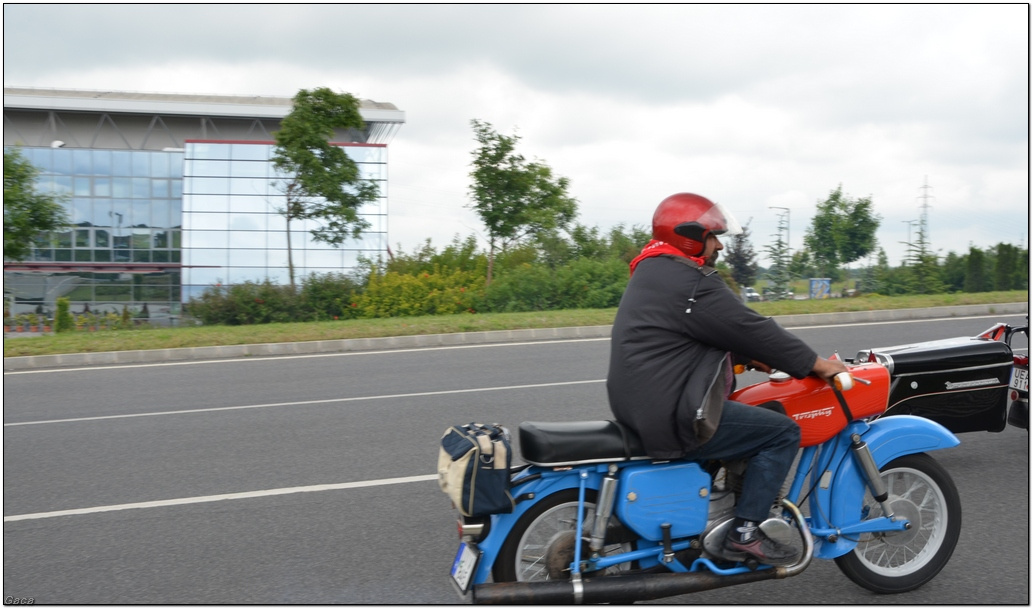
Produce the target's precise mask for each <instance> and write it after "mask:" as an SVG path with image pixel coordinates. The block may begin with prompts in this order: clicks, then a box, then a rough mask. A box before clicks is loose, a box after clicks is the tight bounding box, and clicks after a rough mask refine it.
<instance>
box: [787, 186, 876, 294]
mask: <svg viewBox="0 0 1033 609" xmlns="http://www.w3.org/2000/svg"><path fill="white" fill-rule="evenodd" d="M880 221H881V218H880V217H879V216H878V215H877V214H875V213H873V211H872V200H871V197H865V198H860V199H851V198H849V197H847V196H845V195H844V194H843V186H842V185H839V186H838V187H837V188H836V189H835V190H833V191H832V192H831V193H829V197H828V198H827V199H826V200H825V201H822V202H819V203H818V211H817V213H815V214H814V218H812V219H811V226H810V228H808V229H807V234H806V235H805V236H804V243H805V244H806V245H807V249H809V250H810V251H811V253H812V254H813V255H814V263H815V265H816V266H817V269H818V271H819V273H821V274H823V275H824V276H826V277H831V278H833V279H836V278H838V277H839V267H840V266H841V265H844V264H850V263H851V262H853V261H855V260H858V259H859V258H863V257H865V256H867V255H868V253H869V252H871V251H873V250H874V249H875V231H876V230H877V229H878V228H879V223H880Z"/></svg>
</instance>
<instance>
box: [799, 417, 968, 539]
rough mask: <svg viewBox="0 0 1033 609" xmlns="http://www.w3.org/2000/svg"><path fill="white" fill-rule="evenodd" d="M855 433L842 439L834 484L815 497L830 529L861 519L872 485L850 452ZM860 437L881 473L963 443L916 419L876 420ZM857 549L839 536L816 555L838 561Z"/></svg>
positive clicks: (847, 432) (936, 425)
mask: <svg viewBox="0 0 1033 609" xmlns="http://www.w3.org/2000/svg"><path fill="white" fill-rule="evenodd" d="M852 432H858V429H857V428H855V427H853V426H851V427H848V428H847V430H845V431H844V432H842V435H841V436H840V439H841V447H840V451H841V454H837V455H836V457H837V459H835V460H834V462H838V465H837V467H836V470H835V472H834V473H833V475H832V482H831V484H830V485H828V488H822V485H819V488H818V489H817V492H816V494H815V499H816V500H817V501H818V504H819V505H820V513H823V514H828V515H829V520H828V522H827V523H825V524H826V525H827V526H829V527H830V528H835V527H836V526H845V525H847V524H853V523H856V522H857V521H858V520H859V519H860V518H861V511H860V510H861V506H862V504H863V501H864V493H865V491H866V490H867V487H868V485H867V482H866V481H865V477H864V473H863V472H862V471H861V469H860V468H859V467H858V465H857V461H856V460H855V459H854V457H853V456H852V454H851V452H850V449H849V444H850V433H852ZM860 433H861V438H862V439H863V440H864V442H866V443H867V444H868V448H869V450H870V451H871V453H872V457H873V458H874V459H875V464H876V465H877V466H878V467H879V469H882V467H883V466H885V465H886V464H887V463H889V462H890V461H892V460H894V459H896V458H898V457H902V456H904V455H911V454H915V453H922V452H928V451H931V450H940V449H943V448H953V447H955V446H957V445H959V444H960V443H961V442H960V441H959V440H958V438H957V436H955V435H954V434H953V433H951V432H950V431H949V430H948V429H947V428H946V427H944V426H943V425H941V424H939V423H937V422H935V421H931V420H929V419H925V418H922V417H916V416H912V415H899V416H893V417H886V418H883V419H876V420H875V421H873V422H871V423H869V424H867V430H865V431H863V432H860ZM856 545H857V542H856V541H851V540H849V539H846V537H845V536H839V537H838V539H837V540H836V541H835V542H834V543H833V542H829V541H828V540H827V539H823V540H821V543H820V545H819V547H818V548H817V549H816V550H815V553H814V555H815V556H816V557H818V558H835V557H837V556H842V555H843V554H846V553H847V552H849V551H851V550H853V549H854V546H856Z"/></svg>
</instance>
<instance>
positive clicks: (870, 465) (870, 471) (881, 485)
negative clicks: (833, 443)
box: [850, 433, 911, 529]
mask: <svg viewBox="0 0 1033 609" xmlns="http://www.w3.org/2000/svg"><path fill="white" fill-rule="evenodd" d="M850 452H851V453H853V455H854V460H856V461H857V464H858V466H860V468H861V471H862V472H863V473H864V477H865V480H866V481H867V482H868V488H869V489H870V490H871V491H872V497H873V498H874V499H875V500H876V501H878V502H879V505H880V506H882V514H883V516H885V517H886V518H888V519H890V520H896V518H895V517H894V514H893V507H892V506H891V505H890V504H889V503H888V502H887V499H889V495H890V493H889V491H888V490H887V489H886V483H885V482H883V481H882V475H881V474H880V473H879V466H878V465H876V464H875V458H874V457H872V451H871V450H870V449H869V448H868V443H867V442H865V441H864V440H862V439H861V434H858V433H852V434H850ZM905 528H906V529H909V528H911V523H905Z"/></svg>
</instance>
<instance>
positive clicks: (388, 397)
mask: <svg viewBox="0 0 1033 609" xmlns="http://www.w3.org/2000/svg"><path fill="white" fill-rule="evenodd" d="M603 382H606V379H595V380H590V381H563V382H559V383H532V384H530V385H508V386H503V387H478V388H475V389H449V390H446V391H420V392H416V393H395V394H391V395H369V396H360V397H352V398H332V399H328V400H304V401H299V402H274V403H271V404H249V405H245V406H222V407H218V408H196V409H192V410H165V411H161V412H138V413H134V414H112V415H105V416H100V417H78V418H72V419H49V420H43V421H22V422H20V423H4V427H22V426H25V425H48V424H51V423H80V422H83V421H103V420H107V419H132V418H136V417H162V416H167V415H173V414H196V413H203V412H221V411H226V410H249V409H252V408H279V407H283V406H310V405H312V404H333V403H337V402H361V401H364V400H397V399H400V398H414V397H427V396H434V395H454V394H457V393H478V392H481V391H509V390H511V389H538V388H542V387H565V386H568V385H587V384H591V383H603Z"/></svg>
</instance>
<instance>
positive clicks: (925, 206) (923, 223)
mask: <svg viewBox="0 0 1033 609" xmlns="http://www.w3.org/2000/svg"><path fill="white" fill-rule="evenodd" d="M930 188H932V186H929V176H925V184H924V185H922V187H921V189H922V195H921V196H919V197H918V198H919V199H921V200H922V204H921V205H919V207H920V208H922V215H921V216H920V218H919V223H920V224H919V225H920V228H921V230H922V234H923V235H924V236H925V239H926V240H927V241H928V240H929V208H930V207H932V206H931V205H929V199H933V198H935V197H932V196H930V195H929V189H930ZM910 240H911V239H910V237H909V238H908V241H910Z"/></svg>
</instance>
